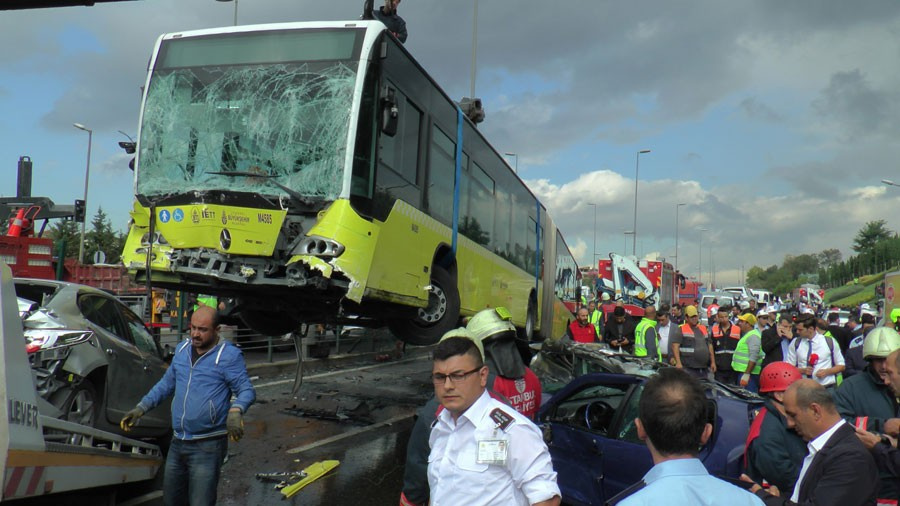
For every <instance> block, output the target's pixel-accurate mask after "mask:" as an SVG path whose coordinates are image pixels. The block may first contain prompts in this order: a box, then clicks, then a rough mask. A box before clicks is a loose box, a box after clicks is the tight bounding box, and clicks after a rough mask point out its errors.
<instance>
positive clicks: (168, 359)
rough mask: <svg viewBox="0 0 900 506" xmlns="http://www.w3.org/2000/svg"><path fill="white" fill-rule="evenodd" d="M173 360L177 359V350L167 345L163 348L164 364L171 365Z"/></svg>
mask: <svg viewBox="0 0 900 506" xmlns="http://www.w3.org/2000/svg"><path fill="white" fill-rule="evenodd" d="M173 358H175V348H173V347H172V346H171V345H168V344H167V345H165V346H164V347H163V362H165V363H167V364H171V363H172V359H173Z"/></svg>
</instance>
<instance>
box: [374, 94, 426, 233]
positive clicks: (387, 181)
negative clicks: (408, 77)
mask: <svg viewBox="0 0 900 506" xmlns="http://www.w3.org/2000/svg"><path fill="white" fill-rule="evenodd" d="M385 83H386V84H385V85H384V86H383V87H382V92H383V93H386V92H387V90H389V89H390V90H393V99H392V100H393V102H394V103H395V104H396V107H397V130H396V133H395V135H393V136H389V135H387V134H385V133H384V132H380V135H379V136H378V152H377V157H378V165H377V169H376V170H377V174H376V176H375V202H374V213H373V215H374V216H375V217H376V218H378V219H385V218H386V217H387V215H388V213H390V210H391V208H392V207H393V205H394V201H395V200H397V199H400V200H403V201H404V202H406V203H408V204H411V205H412V206H413V207H417V208H418V207H420V205H421V196H420V190H419V187H418V186H417V185H416V178H417V176H418V172H419V171H418V160H419V136H420V135H421V126H422V111H420V110H419V108H418V107H416V105H415V104H414V103H413V102H412V101H410V100H409V99H408V98H407V97H406V95H404V94H403V92H402V91H400V90H399V89H398V88H397V87H396V86H394V85H393V84H392V83H390V82H388V81H385ZM383 98H384V97H383ZM379 109H380V107H379ZM376 117H377V118H378V121H379V129H380V122H381V111H380V110H379V112H378V114H377V115H376Z"/></svg>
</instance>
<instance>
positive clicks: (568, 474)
mask: <svg viewBox="0 0 900 506" xmlns="http://www.w3.org/2000/svg"><path fill="white" fill-rule="evenodd" d="M651 374H652V373H651ZM646 381H647V375H646V374H615V373H590V374H585V375H581V376H577V377H576V378H575V379H573V380H572V381H571V382H569V383H568V384H567V385H566V386H565V387H563V388H562V389H560V390H558V391H557V392H556V393H555V394H554V395H553V397H551V398H550V399H549V401H547V402H546V403H545V404H543V406H542V407H541V409H540V411H539V412H538V417H537V418H538V424H539V425H540V426H541V429H542V431H543V433H544V439H545V441H547V446H548V447H549V449H550V456H551V457H552V459H553V467H554V468H555V470H556V472H557V476H558V478H557V480H558V483H559V487H560V490H561V491H562V495H563V502H564V503H566V504H572V505H603V504H604V503H605V502H606V501H607V500H609V499H611V498H612V497H614V496H615V495H616V494H618V493H619V492H621V491H622V490H624V489H625V488H627V487H629V486H631V485H632V484H634V483H637V482H638V481H640V480H641V479H642V478H643V476H644V474H645V473H646V472H647V471H648V470H649V469H650V468H651V467H652V466H653V461H652V460H651V458H650V451H649V450H648V449H647V446H646V445H645V444H644V442H643V441H641V440H640V439H639V438H638V436H637V430H636V428H635V424H634V419H635V418H636V417H637V415H638V402H639V400H640V398H641V392H642V391H643V389H644V382H646ZM702 383H703V386H704V389H705V391H706V396H707V399H708V402H709V412H708V419H709V422H710V423H712V425H713V434H712V437H711V438H710V439H709V441H708V442H707V444H706V445H704V447H703V448H702V449H701V450H700V455H699V458H700V459H701V460H702V461H703V464H704V465H705V466H706V468H707V469H708V470H709V472H710V473H711V474H713V475H718V476H728V477H732V478H737V477H738V476H740V474H741V472H742V469H743V454H744V442H745V441H746V438H747V432H748V431H749V428H750V422H751V420H752V419H753V416H754V415H755V414H756V412H757V411H758V410H759V409H760V408H761V407H762V399H760V398H759V397H757V396H756V395H755V394H751V393H749V392H747V391H745V390H740V389H737V388H734V387H729V386H726V385H723V384H721V383H718V382H714V381H706V380H704V381H703V382H702Z"/></svg>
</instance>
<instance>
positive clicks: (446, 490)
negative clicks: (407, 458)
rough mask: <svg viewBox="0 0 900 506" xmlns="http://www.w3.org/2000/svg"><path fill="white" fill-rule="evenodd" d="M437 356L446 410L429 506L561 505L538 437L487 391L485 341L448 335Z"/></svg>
mask: <svg viewBox="0 0 900 506" xmlns="http://www.w3.org/2000/svg"><path fill="white" fill-rule="evenodd" d="M433 356H434V365H433V366H432V374H431V378H432V381H433V383H434V393H435V396H437V398H438V400H439V401H440V403H441V409H439V411H438V414H437V419H436V420H435V422H434V424H433V425H432V429H431V435H430V437H429V440H428V443H429V445H430V446H431V453H430V454H429V456H428V485H429V488H430V489H431V505H432V506H445V505H459V504H465V505H467V506H478V505H484V506H488V505H495V504H503V505H516V506H519V505H521V506H527V505H532V506H559V503H560V492H559V487H558V486H557V484H556V472H554V471H553V464H552V462H551V461H550V453H549V452H548V451H547V445H546V444H545V443H544V440H543V437H542V436H541V432H540V430H538V428H537V427H536V426H535V425H534V424H533V423H532V422H531V420H529V419H528V418H526V417H525V416H523V415H521V414H519V413H518V412H517V411H516V410H514V409H512V408H510V407H509V406H507V405H506V404H503V403H502V402H500V401H497V400H495V399H493V398H492V397H491V396H490V395H488V393H487V391H486V390H485V386H486V385H487V378H488V369H487V367H485V366H484V352H483V350H482V348H481V342H480V341H479V340H478V339H475V338H474V337H473V336H472V335H471V334H470V333H469V331H467V330H466V329H464V328H462V329H456V330H451V331H450V332H448V333H447V334H446V335H445V336H444V337H443V338H442V339H441V342H440V343H438V345H437V347H435V349H434V353H433Z"/></svg>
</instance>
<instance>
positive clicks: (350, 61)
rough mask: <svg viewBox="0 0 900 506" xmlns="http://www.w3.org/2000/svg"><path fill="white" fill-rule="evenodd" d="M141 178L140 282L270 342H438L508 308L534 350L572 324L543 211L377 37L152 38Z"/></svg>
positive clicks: (268, 28) (564, 273)
mask: <svg viewBox="0 0 900 506" xmlns="http://www.w3.org/2000/svg"><path fill="white" fill-rule="evenodd" d="M134 172H135V183H134V193H135V202H134V207H133V210H132V212H131V224H130V230H129V234H128V238H127V240H126V245H125V251H124V253H123V260H124V262H125V265H126V267H127V268H128V270H129V272H130V273H131V274H132V275H133V276H135V278H136V279H137V280H139V281H143V282H149V283H150V284H151V285H153V286H157V287H162V288H176V289H181V290H186V291H189V292H196V293H203V294H211V295H218V296H222V297H231V298H233V299H235V300H236V301H237V307H238V309H239V314H240V317H241V318H242V319H243V321H244V322H245V323H246V324H247V325H248V326H249V327H251V328H253V329H255V330H257V331H259V332H261V333H264V334H268V335H280V334H284V333H287V332H290V331H292V330H294V329H296V328H297V327H298V326H299V324H301V323H303V322H328V321H332V322H341V321H347V320H348V319H350V318H352V319H353V321H355V322H356V324H357V325H359V324H367V325H373V326H375V325H388V326H389V327H390V328H391V330H392V331H393V332H394V333H395V334H396V335H397V336H398V337H400V338H401V339H403V340H405V341H406V342H409V343H413V344H430V343H434V342H436V341H437V340H438V339H439V338H440V336H441V335H442V334H443V333H444V332H445V331H447V330H449V329H451V328H453V327H454V326H456V325H458V324H459V322H460V319H461V317H465V316H468V315H472V314H474V313H475V312H477V311H479V310H481V309H484V308H488V307H497V306H503V307H506V308H508V309H509V311H510V313H511V316H512V321H513V323H514V324H515V325H516V327H517V328H519V329H520V335H521V336H522V337H525V338H528V339H529V340H531V339H532V338H533V337H534V338H538V337H540V338H546V337H551V336H552V337H559V336H560V335H562V333H563V332H564V327H565V325H566V322H567V321H569V320H570V319H571V318H572V315H571V313H570V312H569V311H568V310H566V309H565V306H564V301H566V300H574V298H575V295H576V294H575V292H576V287H577V279H576V277H577V272H578V271H577V265H576V264H575V261H574V259H573V258H572V255H571V253H570V252H569V249H568V247H567V246H566V243H565V241H564V240H563V237H562V235H561V234H560V233H559V231H558V230H557V229H556V227H555V226H554V224H553V221H552V220H551V219H550V217H549V216H548V214H547V210H546V209H545V208H544V206H543V205H541V203H540V202H539V201H538V200H537V198H536V197H535V196H534V195H533V194H532V193H531V192H530V191H529V189H528V188H527V187H526V186H525V184H523V183H522V181H521V180H520V179H519V178H518V176H517V175H516V174H514V172H513V171H512V170H511V168H510V166H509V164H508V163H507V162H506V161H505V160H504V159H503V157H501V156H500V154H499V153H498V152H497V151H496V150H494V149H493V148H492V147H491V146H490V144H488V142H487V141H486V140H485V139H484V137H483V136H482V135H481V133H480V132H479V131H478V130H476V128H475V126H474V124H473V123H472V122H471V121H470V120H469V119H468V118H467V117H465V116H464V115H463V113H462V111H461V109H460V108H459V107H458V106H457V104H456V103H455V102H454V101H453V100H451V99H450V98H449V97H448V96H447V94H446V93H444V92H443V91H442V90H441V88H440V87H439V86H438V85H437V84H436V83H435V82H434V80H432V79H431V78H430V77H429V76H428V74H427V73H426V72H425V71H424V70H423V69H422V67H421V66H420V65H419V64H418V63H417V62H416V61H415V60H414V59H413V58H412V57H411V56H410V54H409V53H408V52H407V51H406V49H405V48H404V47H403V46H402V45H401V44H400V43H399V42H398V41H397V40H396V39H395V38H394V37H393V36H392V35H390V34H389V33H388V32H387V31H386V30H385V27H384V25H382V24H381V23H380V22H377V21H352V22H318V23H286V24H272V25H255V26H242V27H229V28H222V29H209V30H198V31H191V32H182V33H172V34H166V35H163V36H161V37H160V38H159V40H158V41H157V43H156V47H155V49H154V52H153V55H152V57H151V59H150V64H149V71H148V76H147V81H146V84H145V86H144V96H143V100H142V108H141V118H140V126H139V133H138V144H137V155H136V159H135V166H134ZM148 251H149V253H150V254H149V255H148ZM148 278H150V279H149V280H148ZM545 287H552V288H551V289H549V290H548V289H545Z"/></svg>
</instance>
